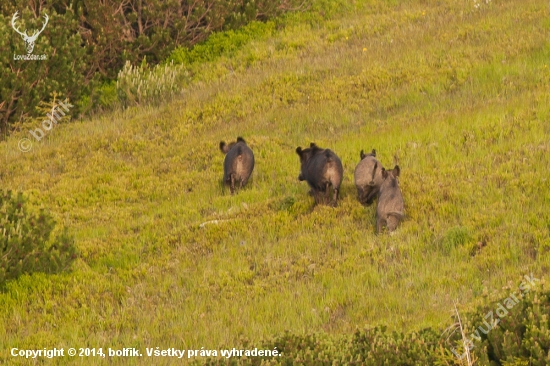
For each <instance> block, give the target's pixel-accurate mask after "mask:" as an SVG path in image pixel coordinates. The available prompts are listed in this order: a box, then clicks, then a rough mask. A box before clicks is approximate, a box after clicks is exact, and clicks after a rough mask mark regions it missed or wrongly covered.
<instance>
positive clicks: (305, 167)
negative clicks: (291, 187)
mask: <svg viewBox="0 0 550 366" xmlns="http://www.w3.org/2000/svg"><path fill="white" fill-rule="evenodd" d="M296 153H297V154H298V156H300V164H301V167H300V175H299V176H298V180H300V181H303V180H305V181H307V183H308V185H309V186H310V188H311V193H312V195H313V197H314V198H315V203H317V204H319V203H329V201H330V186H332V189H333V196H332V201H331V202H330V203H329V204H330V205H332V206H336V204H337V202H338V193H339V192H340V184H341V183H342V178H343V176H344V168H343V166H342V161H341V160H340V158H339V157H338V156H337V155H336V154H335V153H334V152H333V151H332V150H330V149H322V148H320V147H318V146H317V145H315V143H313V142H312V143H311V144H310V146H309V148H307V149H303V150H302V148H301V147H297V148H296ZM323 193H324V195H323Z"/></svg>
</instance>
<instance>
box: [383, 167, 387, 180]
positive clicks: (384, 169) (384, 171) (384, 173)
mask: <svg viewBox="0 0 550 366" xmlns="http://www.w3.org/2000/svg"><path fill="white" fill-rule="evenodd" d="M387 177H388V171H387V170H386V168H382V178H384V179H386V178H387Z"/></svg>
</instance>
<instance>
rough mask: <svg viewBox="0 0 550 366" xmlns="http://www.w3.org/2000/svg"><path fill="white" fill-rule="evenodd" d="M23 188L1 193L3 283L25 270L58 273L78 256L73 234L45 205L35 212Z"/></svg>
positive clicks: (0, 279)
mask: <svg viewBox="0 0 550 366" xmlns="http://www.w3.org/2000/svg"><path fill="white" fill-rule="evenodd" d="M28 206H29V205H28V202H27V200H26V199H25V198H24V196H23V194H22V193H21V192H19V193H17V194H13V193H12V192H11V191H6V192H1V193H0V285H2V284H4V283H5V281H7V280H10V279H14V278H17V277H18V276H20V275H21V274H23V273H33V272H45V273H56V272H59V271H62V270H64V269H65V268H67V267H68V266H69V265H70V263H71V262H72V261H73V260H74V259H75V258H76V256H77V254H76V248H75V245H74V240H73V238H72V237H71V236H70V235H69V234H68V233H67V230H66V229H65V230H63V231H62V232H61V233H60V234H59V235H57V236H56V237H53V238H51V234H52V230H53V229H54V227H55V221H54V219H53V218H52V216H51V215H50V214H49V213H48V212H47V211H46V210H45V209H43V208H41V209H39V210H38V212H32V211H31V210H32V207H28Z"/></svg>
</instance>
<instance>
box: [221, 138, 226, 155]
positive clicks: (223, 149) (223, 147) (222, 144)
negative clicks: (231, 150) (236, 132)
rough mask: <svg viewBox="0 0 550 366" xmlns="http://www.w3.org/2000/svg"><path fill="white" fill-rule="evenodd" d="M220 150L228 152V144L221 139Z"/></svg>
mask: <svg viewBox="0 0 550 366" xmlns="http://www.w3.org/2000/svg"><path fill="white" fill-rule="evenodd" d="M220 150H221V151H222V153H224V154H227V145H226V144H225V141H220Z"/></svg>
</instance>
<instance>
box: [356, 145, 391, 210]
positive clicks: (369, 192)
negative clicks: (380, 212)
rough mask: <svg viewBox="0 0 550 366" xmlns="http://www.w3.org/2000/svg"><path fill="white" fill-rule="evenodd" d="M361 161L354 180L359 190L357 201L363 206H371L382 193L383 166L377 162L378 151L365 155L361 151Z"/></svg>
mask: <svg viewBox="0 0 550 366" xmlns="http://www.w3.org/2000/svg"><path fill="white" fill-rule="evenodd" d="M360 156H361V161H360V162H359V163H358V164H357V166H356V167H355V173H354V180H355V187H356V188H357V199H358V200H359V202H361V204H363V205H370V204H372V203H373V202H374V199H375V198H376V197H377V196H378V193H379V192H380V186H381V185H382V182H383V181H384V180H383V179H382V169H383V167H382V164H381V163H380V162H379V161H378V160H376V150H374V149H373V150H372V152H371V153H370V154H365V153H364V152H363V150H361V154H360Z"/></svg>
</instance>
